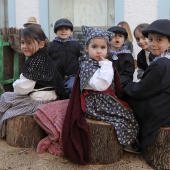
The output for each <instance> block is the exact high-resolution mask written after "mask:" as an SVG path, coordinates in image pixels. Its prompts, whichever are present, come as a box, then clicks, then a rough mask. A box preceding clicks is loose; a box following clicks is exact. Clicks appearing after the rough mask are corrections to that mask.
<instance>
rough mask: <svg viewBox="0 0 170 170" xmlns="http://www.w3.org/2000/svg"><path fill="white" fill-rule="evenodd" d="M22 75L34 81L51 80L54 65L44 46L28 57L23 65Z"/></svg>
mask: <svg viewBox="0 0 170 170" xmlns="http://www.w3.org/2000/svg"><path fill="white" fill-rule="evenodd" d="M22 73H23V76H24V77H26V78H27V79H30V80H34V81H38V80H39V81H51V80H52V79H53V77H54V66H53V64H52V62H51V60H50V57H49V55H48V53H47V51H46V49H45V48H43V49H40V50H38V51H37V52H36V53H34V54H33V55H32V56H30V57H28V59H27V60H26V62H25V63H24V66H23V71H22Z"/></svg>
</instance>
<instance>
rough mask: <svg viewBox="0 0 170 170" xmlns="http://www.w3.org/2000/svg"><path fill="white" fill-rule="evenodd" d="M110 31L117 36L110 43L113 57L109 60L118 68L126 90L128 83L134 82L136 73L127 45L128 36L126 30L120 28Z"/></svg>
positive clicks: (113, 28) (116, 27)
mask: <svg viewBox="0 0 170 170" xmlns="http://www.w3.org/2000/svg"><path fill="white" fill-rule="evenodd" d="M108 31H110V32H112V33H114V34H115V36H114V37H113V38H112V40H111V41H110V45H111V54H112V55H111V56H110V57H109V58H110V60H111V61H112V62H113V65H114V67H116V68H117V70H118V72H119V74H120V81H121V85H122V87H123V88H124V87H125V86H126V84H127V83H128V82H131V81H133V74H134V71H135V65H134V58H133V56H132V53H131V52H130V50H128V49H127V46H126V45H125V41H126V39H127V37H128V34H127V32H126V30H125V29H124V28H122V27H119V26H114V27H111V28H109V29H108Z"/></svg>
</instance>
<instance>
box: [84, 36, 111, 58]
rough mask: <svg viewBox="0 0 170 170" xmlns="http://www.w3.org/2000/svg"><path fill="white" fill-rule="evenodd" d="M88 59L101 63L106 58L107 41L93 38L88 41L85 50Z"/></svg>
mask: <svg viewBox="0 0 170 170" xmlns="http://www.w3.org/2000/svg"><path fill="white" fill-rule="evenodd" d="M86 51H87V53H88V54H89V57H90V58H92V59H94V60H96V61H101V60H103V59H105V58H106V57H107V53H108V46H107V41H106V39H104V38H93V39H91V40H90V43H89V45H88V47H87V48H86Z"/></svg>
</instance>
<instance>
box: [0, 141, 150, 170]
mask: <svg viewBox="0 0 170 170" xmlns="http://www.w3.org/2000/svg"><path fill="white" fill-rule="evenodd" d="M0 170H153V169H152V168H151V167H150V166H149V165H147V164H146V163H145V161H144V159H143V157H142V155H140V154H131V153H128V152H124V156H123V158H122V159H121V160H120V161H118V162H116V163H114V164H107V165H86V166H80V165H77V164H74V163H72V162H70V161H69V160H67V159H66V158H62V157H56V156H54V155H50V154H49V153H47V152H45V153H43V154H37V153H36V150H35V149H28V148H26V149H24V148H15V147H12V146H9V145H8V144H7V143H6V141H5V140H2V139H0Z"/></svg>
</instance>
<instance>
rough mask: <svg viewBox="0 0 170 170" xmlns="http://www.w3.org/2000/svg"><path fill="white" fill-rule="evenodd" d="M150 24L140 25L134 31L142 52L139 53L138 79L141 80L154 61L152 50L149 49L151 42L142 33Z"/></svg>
mask: <svg viewBox="0 0 170 170" xmlns="http://www.w3.org/2000/svg"><path fill="white" fill-rule="evenodd" d="M148 26H149V24H147V23H142V24H139V25H138V26H137V27H136V28H135V29H134V37H135V39H136V42H137V44H138V46H139V47H140V48H142V50H141V51H140V52H139V53H138V55H137V66H138V69H137V78H138V79H141V77H142V75H143V73H144V71H145V70H146V68H147V67H148V65H149V64H150V62H151V61H152V60H153V58H154V56H153V55H152V54H151V53H150V48H149V40H148V38H147V37H145V36H144V35H143V34H142V31H143V30H144V29H145V28H146V27H148Z"/></svg>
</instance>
